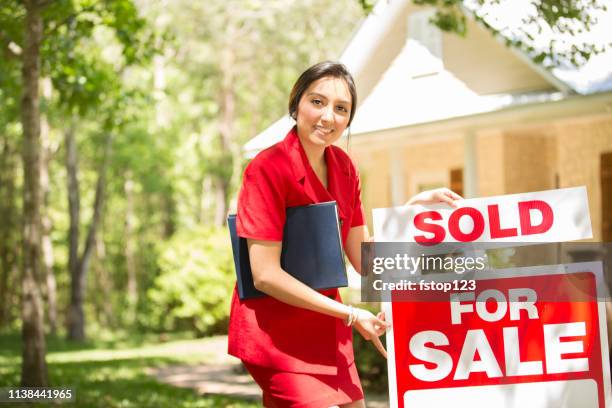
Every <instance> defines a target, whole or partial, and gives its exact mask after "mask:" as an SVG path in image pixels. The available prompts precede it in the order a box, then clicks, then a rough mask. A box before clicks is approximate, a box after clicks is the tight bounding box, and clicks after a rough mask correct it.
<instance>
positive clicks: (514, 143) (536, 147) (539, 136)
mask: <svg viewBox="0 0 612 408" xmlns="http://www.w3.org/2000/svg"><path fill="white" fill-rule="evenodd" d="M555 151H556V140H555V138H554V137H553V135H549V134H547V132H546V131H545V130H544V129H542V128H526V129H520V130H512V131H506V132H504V193H505V194H515V193H523V192H527V191H542V190H550V189H553V188H555V173H556V167H557V163H556V154H555Z"/></svg>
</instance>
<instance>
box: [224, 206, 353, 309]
mask: <svg viewBox="0 0 612 408" xmlns="http://www.w3.org/2000/svg"><path fill="white" fill-rule="evenodd" d="M227 225H228V227H229V231H230V237H231V240H232V251H233V253H234V267H235V268H236V281H237V284H238V295H239V296H240V299H250V298H257V297H262V296H265V294H264V293H262V292H260V291H258V290H257V289H255V286H254V285H253V275H252V273H251V264H250V261H249V251H248V247H247V240H246V239H245V238H242V237H239V236H238V234H237V233H236V215H235V214H231V215H230V216H229V217H228V219H227ZM339 225H340V224H339V217H338V209H337V208H336V202H335V201H330V202H326V203H318V204H312V205H307V206H300V207H289V208H287V218H286V221H285V229H284V231H283V243H282V251H281V267H282V268H283V269H284V270H285V271H287V272H288V273H290V274H291V275H292V276H293V277H295V278H296V279H298V280H300V281H301V282H303V283H305V284H306V285H308V286H310V287H311V288H313V289H329V288H339V287H343V286H348V279H347V276H346V267H345V265H344V253H343V251H342V242H341V239H340V228H339Z"/></svg>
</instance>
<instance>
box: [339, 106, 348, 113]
mask: <svg viewBox="0 0 612 408" xmlns="http://www.w3.org/2000/svg"><path fill="white" fill-rule="evenodd" d="M338 110H339V111H342V112H348V109H346V108H345V107H344V106H338Z"/></svg>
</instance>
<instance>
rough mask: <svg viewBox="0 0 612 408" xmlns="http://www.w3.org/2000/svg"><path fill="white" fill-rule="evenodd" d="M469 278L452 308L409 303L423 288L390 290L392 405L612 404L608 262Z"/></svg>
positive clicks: (518, 407)
mask: <svg viewBox="0 0 612 408" xmlns="http://www.w3.org/2000/svg"><path fill="white" fill-rule="evenodd" d="M456 278H457V275H454V274H448V275H447V276H445V277H444V278H442V280H444V279H448V280H454V279H456ZM470 279H474V280H475V285H474V286H472V289H468V290H463V291H451V292H449V293H448V295H447V299H446V300H445V301H436V302H428V303H425V302H422V301H409V299H411V298H412V299H418V298H421V299H423V298H424V297H426V296H427V294H423V293H419V289H418V287H416V288H415V289H414V290H412V291H410V292H411V293H407V291H393V292H392V293H391V301H392V303H387V304H385V306H384V307H385V309H386V310H385V311H386V315H387V318H388V319H390V320H391V321H392V323H393V329H392V331H391V332H390V333H388V334H387V349H388V355H389V357H388V368H389V388H390V400H391V406H393V407H407V408H408V407H409V408H425V407H427V408H433V407H453V408H461V407H463V408H475V407H496V408H509V407H512V408H526V407H529V408H545V407H546V408H548V407H555V408H557V407H568V408H569V407H576V408H578V407H594V408H604V407H608V406H610V404H611V400H610V371H609V365H608V363H607V362H608V361H609V360H608V359H609V356H608V349H607V344H608V343H607V342H608V340H607V332H606V326H605V309H604V304H603V302H598V298H597V294H598V286H601V285H603V278H602V270H601V263H595V262H589V263H581V264H570V265H558V266H545V267H532V268H515V269H508V270H498V271H495V272H491V271H487V272H486V273H483V274H481V275H476V276H473V277H470ZM436 280H438V279H436ZM424 315H426V316H427V318H424ZM604 362H605V363H604Z"/></svg>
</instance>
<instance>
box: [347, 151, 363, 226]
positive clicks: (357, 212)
mask: <svg viewBox="0 0 612 408" xmlns="http://www.w3.org/2000/svg"><path fill="white" fill-rule="evenodd" d="M351 165H352V163H351ZM352 167H353V168H352V171H354V172H355V173H354V174H355V193H354V194H355V197H354V198H353V203H354V204H353V219H352V220H351V228H352V227H359V226H361V225H364V224H365V223H366V222H365V211H364V210H363V204H362V203H361V179H360V177H359V172H358V171H357V169H356V168H355V166H352Z"/></svg>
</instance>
